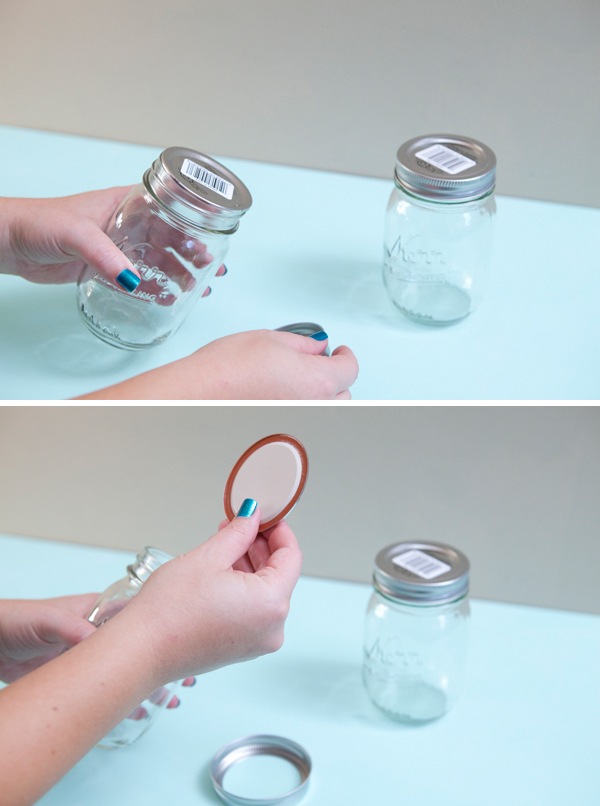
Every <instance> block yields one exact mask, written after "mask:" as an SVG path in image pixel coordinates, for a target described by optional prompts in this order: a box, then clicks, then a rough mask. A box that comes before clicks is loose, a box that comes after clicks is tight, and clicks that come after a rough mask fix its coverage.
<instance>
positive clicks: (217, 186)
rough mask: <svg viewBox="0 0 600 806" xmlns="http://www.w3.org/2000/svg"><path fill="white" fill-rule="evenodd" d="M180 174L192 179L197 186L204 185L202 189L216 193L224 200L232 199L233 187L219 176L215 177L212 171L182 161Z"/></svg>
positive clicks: (189, 161) (188, 161)
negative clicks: (208, 189)
mask: <svg viewBox="0 0 600 806" xmlns="http://www.w3.org/2000/svg"><path fill="white" fill-rule="evenodd" d="M181 173H182V174H183V175H184V176H187V177H189V178H190V179H193V180H194V182H198V184H199V185H204V187H206V188H210V189H211V190H214V191H216V192H217V193H218V194H219V195H220V196H224V197H225V198H226V199H231V198H233V185H232V184H231V182H227V180H225V179H222V178H221V177H220V176H217V174H214V173H212V171H209V170H208V169H207V168H203V167H202V166H201V165H197V164H196V163H195V162H192V161H191V160H184V161H183V164H182V166H181Z"/></svg>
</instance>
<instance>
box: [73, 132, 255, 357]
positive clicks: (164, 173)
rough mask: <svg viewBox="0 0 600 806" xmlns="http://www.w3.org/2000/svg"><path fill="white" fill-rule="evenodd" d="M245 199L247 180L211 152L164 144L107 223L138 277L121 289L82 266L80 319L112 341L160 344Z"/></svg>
mask: <svg viewBox="0 0 600 806" xmlns="http://www.w3.org/2000/svg"><path fill="white" fill-rule="evenodd" d="M251 204H252V197H251V196H250V192H249V190H248V188H247V187H246V186H245V185H244V184H243V182H241V181H240V180H239V179H238V178H237V176H235V174H233V173H231V171H228V170H227V168H225V167H224V166H223V165H221V164H220V163H218V162H216V160H213V159H211V158H210V157H207V156H206V155H205V154H200V153H199V152H196V151H191V150H189V149H187V148H167V149H166V151H163V152H162V154H161V155H160V156H159V157H158V159H157V160H156V161H155V162H154V164H153V165H152V167H151V168H149V169H148V170H147V171H146V173H145V174H144V177H143V179H142V182H141V183H140V184H139V185H137V186H136V187H134V188H133V190H131V191H130V192H129V193H128V194H127V196H126V197H125V199H124V200H123V201H122V203H121V204H120V205H119V207H118V208H117V209H116V210H115V212H114V214H113V216H112V218H111V220H110V222H109V224H108V228H107V230H106V232H107V234H108V235H109V236H110V238H111V239H112V240H113V241H114V242H115V243H116V244H117V246H118V247H119V249H121V251H122V252H123V255H124V256H125V257H126V258H127V260H129V261H130V262H131V263H132V264H133V266H134V267H135V268H136V269H137V270H138V272H139V273H140V275H141V278H142V281H141V283H140V284H139V285H138V286H137V288H135V289H134V290H133V291H126V290H125V289H123V288H121V287H120V286H119V285H115V284H114V283H111V282H109V281H108V280H105V279H104V278H103V277H100V276H99V275H98V274H97V273H96V272H95V271H94V269H93V268H91V267H90V266H85V268H84V269H83V271H82V273H81V276H80V278H79V281H78V284H77V306H78V309H79V314H80V316H81V318H82V320H83V322H84V323H85V324H86V325H87V327H88V328H89V329H90V330H91V331H92V333H94V335H96V336H98V338H100V339H102V341H105V342H107V343H108V344H112V345H113V346H115V347H121V348H123V349H126V350H142V349H144V348H146V347H153V346H155V345H157V344H162V342H164V341H165V339H167V338H168V337H169V336H171V335H172V334H173V333H175V331H176V330H177V329H178V328H179V327H180V325H181V324H182V322H183V321H184V319H185V317H186V316H187V315H188V314H189V312H190V310H191V309H192V307H193V305H194V303H195V302H196V301H197V300H198V299H199V298H200V297H201V296H202V295H203V294H204V293H205V291H206V289H207V288H208V284H209V282H210V280H211V278H212V277H214V275H215V274H216V272H217V270H218V269H219V267H220V266H221V264H222V263H223V260H224V259H225V255H226V253H227V249H228V247H229V239H230V237H231V235H232V234H233V233H234V232H235V231H236V230H237V228H238V226H239V220H240V218H241V217H242V216H243V215H244V213H245V212H246V211H247V210H248V208H249V207H250V205H251Z"/></svg>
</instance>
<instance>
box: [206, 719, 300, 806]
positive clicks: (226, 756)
mask: <svg viewBox="0 0 600 806" xmlns="http://www.w3.org/2000/svg"><path fill="white" fill-rule="evenodd" d="M252 756H278V757H279V758H283V759H285V760H286V761H289V762H290V764H293V765H294V767H295V768H296V769H297V770H298V772H299V773H300V784H299V785H298V786H297V787H296V788H295V789H293V790H292V791H291V792H287V793H286V794H284V795H280V796H279V797H275V798H259V799H257V798H244V797H241V796H240V795H234V794H233V793H232V792H228V791H227V790H226V789H224V788H223V778H224V777H225V773H226V772H227V770H229V769H230V768H231V767H233V765H234V764H238V763H239V762H240V761H245V760H246V759H248V758H251V757H252ZM311 769H312V762H311V760H310V756H309V755H308V753H307V752H306V750H305V749H304V748H303V747H301V746H300V745H299V744H296V742H292V741H291V739H286V738H285V737H283V736H269V735H256V736H244V737H243V738H242V739H236V740H235V741H234V742H230V743H229V744H226V745H225V746H224V747H222V748H221V749H220V750H219V752H218V753H217V754H216V755H215V757H214V758H213V760H212V761H211V764H210V778H211V781H212V784H213V786H214V788H215V792H216V793H217V795H218V796H219V797H220V798H221V800H224V801H225V803H229V804H233V805H234V806H273V805H274V804H280V803H286V804H291V803H297V802H298V801H299V800H300V799H301V798H302V797H304V795H305V794H306V790H307V789H308V779H309V776H310V773H311Z"/></svg>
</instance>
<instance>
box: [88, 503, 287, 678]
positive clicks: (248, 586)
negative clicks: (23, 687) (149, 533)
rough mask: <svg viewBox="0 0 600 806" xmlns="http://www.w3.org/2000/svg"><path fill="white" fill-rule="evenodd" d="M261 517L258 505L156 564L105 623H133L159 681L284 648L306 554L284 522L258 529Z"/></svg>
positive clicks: (132, 632) (131, 626)
mask: <svg viewBox="0 0 600 806" xmlns="http://www.w3.org/2000/svg"><path fill="white" fill-rule="evenodd" d="M259 523H260V511H259V510H258V508H257V509H256V510H255V511H254V513H253V514H252V515H250V516H249V517H246V518H244V517H237V518H234V520H233V521H232V522H231V523H230V524H227V523H226V522H225V523H223V524H221V527H222V528H221V529H220V531H219V532H218V533H217V534H215V535H213V537H211V538H210V539H209V540H208V541H206V543H203V544H202V545H200V546H198V548H195V549H193V550H192V551H190V552H188V553H187V554H183V555H182V556H181V557H177V558H176V559H174V560H171V561H169V562H168V563H165V565H163V566H161V567H160V568H158V569H157V570H156V571H155V572H154V573H153V574H152V575H151V576H150V578H149V579H148V580H147V582H145V584H144V587H143V588H142V590H141V591H140V592H139V594H138V595H137V596H136V597H135V598H134V599H133V600H132V601H131V602H130V603H129V605H128V606H127V607H126V608H125V609H124V610H123V611H122V612H121V613H119V614H118V615H117V616H115V618H114V619H113V620H112V621H111V622H108V624H107V625H105V627H111V625H114V628H115V629H120V630H123V629H124V628H125V627H126V625H127V626H128V634H129V635H132V636H134V635H135V636H136V639H137V642H138V643H139V645H140V647H139V651H140V654H143V655H144V656H146V657H150V659H151V664H152V667H153V669H154V673H155V675H156V678H155V679H156V682H157V684H161V685H162V684H165V683H166V682H168V681H169V680H176V679H178V678H181V677H185V676H186V675H195V674H202V673H203V672H208V671H210V670H212V669H217V668H219V667H220V666H225V665H227V664H231V663H238V662H240V661H246V660H250V659H252V658H256V657H258V656H259V655H264V654H266V653H269V652H275V651H276V650H277V649H279V648H280V647H281V645H282V643H283V635H284V632H283V631H284V623H285V619H286V616H287V613H288V609H289V605H290V598H291V595H292V591H293V590H294V586H295V585H296V582H297V581H298V577H299V575H300V569H301V565H302V553H301V551H300V548H299V546H298V543H297V541H296V538H295V536H294V533H293V532H292V530H291V529H290V527H289V526H288V525H287V524H286V523H285V522H283V521H282V522H281V523H278V524H277V525H276V526H274V527H273V528H272V529H269V530H268V531H266V532H264V533H260V534H259V532H258V527H259ZM119 622H120V624H119ZM103 629H104V628H103Z"/></svg>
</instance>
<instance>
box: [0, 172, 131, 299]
mask: <svg viewBox="0 0 600 806" xmlns="http://www.w3.org/2000/svg"><path fill="white" fill-rule="evenodd" d="M130 190H131V187H116V188H109V189H108V190H94V191H91V192H90V193H79V194H77V195H75V196H63V197H61V198H56V199H1V200H0V214H1V218H2V225H1V226H2V230H1V231H0V266H1V267H2V268H1V269H0V271H2V272H4V273H5V274H17V275H19V276H20V277H23V278H25V280H29V281H30V282H32V283H73V282H75V281H76V280H77V278H78V277H79V275H80V274H81V271H82V269H83V267H84V265H85V264H86V263H89V264H90V265H91V266H93V267H94V269H95V270H96V271H97V272H98V273H99V274H101V275H102V276H103V277H105V278H106V279H107V280H109V281H110V282H117V277H118V276H119V275H120V274H121V272H122V271H123V270H125V269H127V270H129V271H130V272H132V273H133V274H134V275H135V277H136V278H138V279H139V273H138V272H137V270H135V269H134V268H133V266H132V265H131V263H130V261H128V260H127V258H126V257H125V256H124V255H123V253H122V252H121V250H120V249H119V248H118V247H117V246H115V244H114V243H113V242H112V241H111V239H110V238H109V237H108V235H106V234H105V232H104V230H105V229H106V227H107V226H108V222H109V220H110V217H111V216H112V214H113V213H114V211H115V210H116V208H117V207H118V206H119V204H120V203H121V201H122V200H123V199H124V198H125V196H126V195H127V193H128V192H129V191H130Z"/></svg>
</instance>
